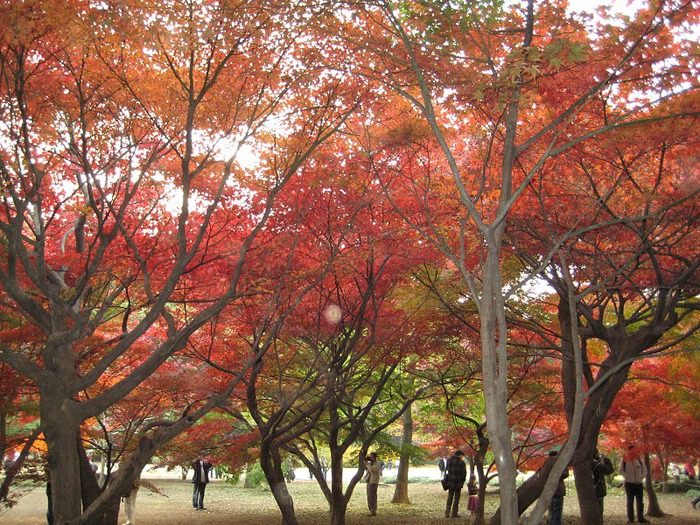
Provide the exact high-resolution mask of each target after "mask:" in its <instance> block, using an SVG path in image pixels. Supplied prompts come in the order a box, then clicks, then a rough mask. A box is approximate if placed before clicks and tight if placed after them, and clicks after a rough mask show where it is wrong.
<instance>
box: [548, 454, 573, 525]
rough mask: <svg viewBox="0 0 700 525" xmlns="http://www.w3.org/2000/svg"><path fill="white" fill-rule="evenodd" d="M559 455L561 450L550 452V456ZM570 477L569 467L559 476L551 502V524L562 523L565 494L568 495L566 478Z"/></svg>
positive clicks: (559, 524) (557, 524)
mask: <svg viewBox="0 0 700 525" xmlns="http://www.w3.org/2000/svg"><path fill="white" fill-rule="evenodd" d="M558 455H559V452H558V451H556V450H552V451H550V452H549V457H550V458H555V457H556V456H558ZM553 460H554V459H553ZM554 461H556V460H554ZM568 477H569V469H568V468H566V469H564V472H562V473H561V476H560V477H559V482H558V483H557V489H556V490H555V491H554V495H553V496H552V501H551V502H550V503H549V525H561V516H562V513H563V512H564V496H566V485H565V484H564V480H565V479H566V478H568Z"/></svg>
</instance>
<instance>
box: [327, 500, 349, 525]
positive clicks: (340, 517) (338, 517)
mask: <svg viewBox="0 0 700 525" xmlns="http://www.w3.org/2000/svg"><path fill="white" fill-rule="evenodd" d="M347 510H348V503H347V500H346V499H345V498H344V497H339V498H337V497H335V496H334V497H333V502H332V504H331V517H330V525H345V516H346V515H347Z"/></svg>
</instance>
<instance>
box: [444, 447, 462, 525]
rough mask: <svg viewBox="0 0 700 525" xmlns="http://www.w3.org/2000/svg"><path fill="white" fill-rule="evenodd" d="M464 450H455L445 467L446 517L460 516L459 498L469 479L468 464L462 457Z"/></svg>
mask: <svg viewBox="0 0 700 525" xmlns="http://www.w3.org/2000/svg"><path fill="white" fill-rule="evenodd" d="M463 456H464V452H462V451H461V450H457V451H455V453H454V455H453V456H452V457H450V459H448V460H447V466H446V468H445V472H446V474H445V479H446V480H447V505H446V506H445V517H446V518H449V517H452V518H458V517H459V499H460V497H461V496H462V487H464V482H465V481H467V465H466V463H465V462H464V459H462V458H463Z"/></svg>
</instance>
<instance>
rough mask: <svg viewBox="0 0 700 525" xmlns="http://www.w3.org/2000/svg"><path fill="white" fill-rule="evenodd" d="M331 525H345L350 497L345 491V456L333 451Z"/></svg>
mask: <svg viewBox="0 0 700 525" xmlns="http://www.w3.org/2000/svg"><path fill="white" fill-rule="evenodd" d="M330 467H331V494H330V499H331V501H330V505H331V521H330V523H331V525H345V515H346V512H347V510H348V499H349V498H348V497H346V496H345V492H344V491H343V456H342V454H340V453H338V451H336V450H333V449H331V465H330Z"/></svg>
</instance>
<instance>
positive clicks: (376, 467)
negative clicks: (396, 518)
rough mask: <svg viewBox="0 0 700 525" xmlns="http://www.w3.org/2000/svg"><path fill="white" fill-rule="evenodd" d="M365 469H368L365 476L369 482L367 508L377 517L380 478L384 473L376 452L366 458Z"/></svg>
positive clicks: (371, 514) (370, 513)
mask: <svg viewBox="0 0 700 525" xmlns="http://www.w3.org/2000/svg"><path fill="white" fill-rule="evenodd" d="M365 468H366V469H367V474H365V479H366V480H367V507H369V515H370V516H376V515H377V489H378V488H379V478H380V477H381V473H382V466H381V464H380V463H379V461H377V453H376V452H372V453H371V454H370V455H369V456H367V457H366V458H365Z"/></svg>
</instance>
